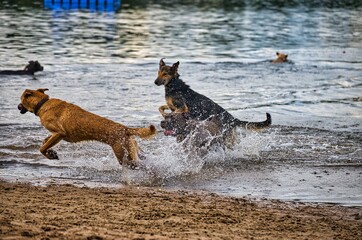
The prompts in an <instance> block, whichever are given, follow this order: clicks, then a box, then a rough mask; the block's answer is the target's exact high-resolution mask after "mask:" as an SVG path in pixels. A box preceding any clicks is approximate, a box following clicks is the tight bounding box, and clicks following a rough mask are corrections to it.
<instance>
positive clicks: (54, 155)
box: [45, 149, 59, 159]
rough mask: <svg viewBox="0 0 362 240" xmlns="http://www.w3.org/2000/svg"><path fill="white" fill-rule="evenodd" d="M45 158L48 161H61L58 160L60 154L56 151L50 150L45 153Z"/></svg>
mask: <svg viewBox="0 0 362 240" xmlns="http://www.w3.org/2000/svg"><path fill="white" fill-rule="evenodd" d="M45 156H46V157H47V158H48V159H59V158H58V154H57V152H56V151H54V150H52V149H48V150H47V151H46V153H45Z"/></svg>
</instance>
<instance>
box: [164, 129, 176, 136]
mask: <svg viewBox="0 0 362 240" xmlns="http://www.w3.org/2000/svg"><path fill="white" fill-rule="evenodd" d="M163 134H165V136H174V135H175V131H173V130H165V131H164V132H163Z"/></svg>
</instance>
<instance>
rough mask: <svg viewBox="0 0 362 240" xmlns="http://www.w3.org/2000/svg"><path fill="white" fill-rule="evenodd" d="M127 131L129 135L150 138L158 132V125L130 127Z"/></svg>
mask: <svg viewBox="0 0 362 240" xmlns="http://www.w3.org/2000/svg"><path fill="white" fill-rule="evenodd" d="M127 133H128V134H129V135H135V136H138V137H140V138H150V137H153V136H154V135H155V134H156V127H155V126H153V125H150V126H149V127H148V128H147V127H145V128H128V129H127Z"/></svg>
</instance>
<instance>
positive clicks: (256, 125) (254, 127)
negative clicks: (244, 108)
mask: <svg viewBox="0 0 362 240" xmlns="http://www.w3.org/2000/svg"><path fill="white" fill-rule="evenodd" d="M271 123H272V119H271V115H270V114H269V113H266V120H265V121H263V122H246V121H240V120H239V119H236V122H235V126H238V127H242V128H245V129H246V130H250V131H258V130H262V129H264V128H268V127H270V125H271Z"/></svg>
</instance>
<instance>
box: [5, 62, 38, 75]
mask: <svg viewBox="0 0 362 240" xmlns="http://www.w3.org/2000/svg"><path fill="white" fill-rule="evenodd" d="M43 70H44V68H43V66H42V65H40V63H39V62H38V61H29V64H28V65H26V66H25V68H24V70H4V71H0V75H34V73H35V72H39V71H43Z"/></svg>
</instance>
